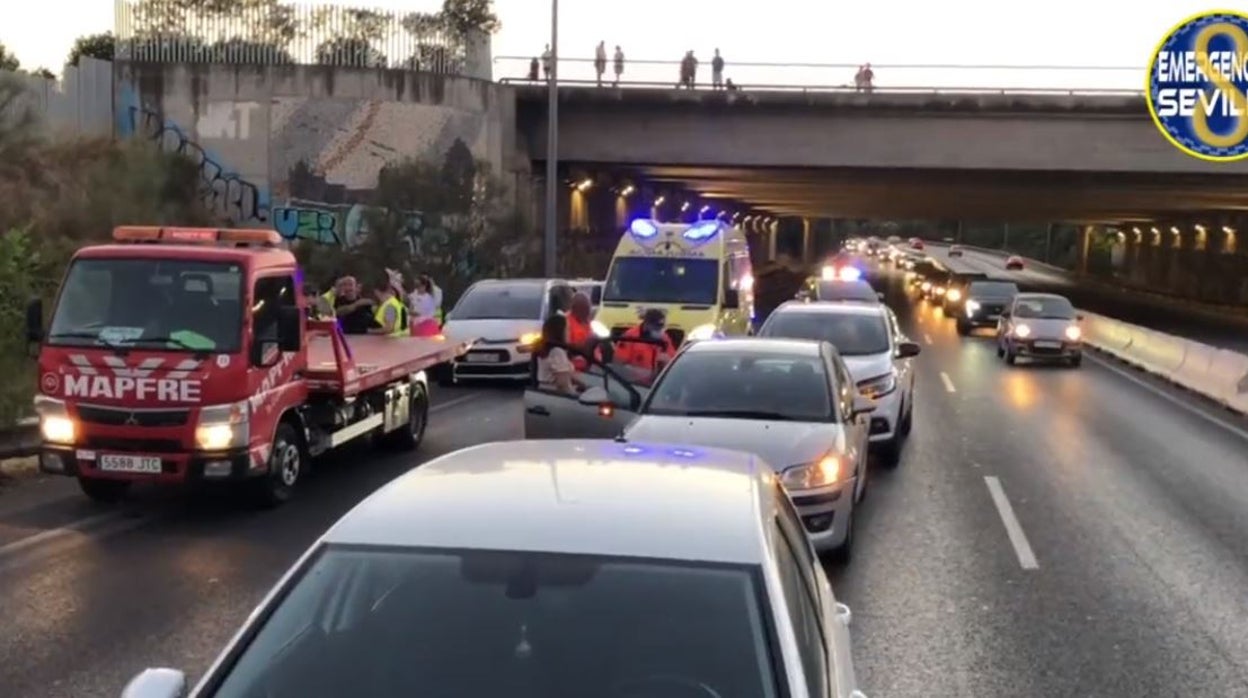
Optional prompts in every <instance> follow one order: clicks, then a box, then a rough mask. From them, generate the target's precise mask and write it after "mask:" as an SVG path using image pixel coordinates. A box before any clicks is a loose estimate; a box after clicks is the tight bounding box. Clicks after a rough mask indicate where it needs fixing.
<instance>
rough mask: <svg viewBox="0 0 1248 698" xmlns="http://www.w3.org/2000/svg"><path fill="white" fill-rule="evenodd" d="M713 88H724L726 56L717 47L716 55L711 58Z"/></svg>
mask: <svg viewBox="0 0 1248 698" xmlns="http://www.w3.org/2000/svg"><path fill="white" fill-rule="evenodd" d="M711 89H714V90H722V89H724V57H723V56H721V55H719V49H715V57H714V58H713V59H711Z"/></svg>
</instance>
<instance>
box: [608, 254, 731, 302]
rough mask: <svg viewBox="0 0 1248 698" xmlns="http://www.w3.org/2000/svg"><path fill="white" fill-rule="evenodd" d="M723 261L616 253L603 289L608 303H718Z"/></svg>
mask: <svg viewBox="0 0 1248 698" xmlns="http://www.w3.org/2000/svg"><path fill="white" fill-rule="evenodd" d="M718 297H719V262H717V261H716V260H713V259H687V258H682V257H616V258H615V261H613V262H612V263H611V270H610V271H609V272H608V273H607V283H606V286H605V288H603V291H602V300H603V302H604V303H610V302H612V301H616V302H620V303H679V304H682V305H715V303H716V302H718Z"/></svg>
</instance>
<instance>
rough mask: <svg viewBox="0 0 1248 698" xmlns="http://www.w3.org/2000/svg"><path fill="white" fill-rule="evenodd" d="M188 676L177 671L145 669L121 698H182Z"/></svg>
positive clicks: (127, 687) (131, 681)
mask: <svg viewBox="0 0 1248 698" xmlns="http://www.w3.org/2000/svg"><path fill="white" fill-rule="evenodd" d="M185 695H186V674H184V673H182V672H180V671H178V670H177V669H144V670H143V671H142V672H141V673H140V674H139V675H138V676H135V677H134V678H133V679H130V683H128V684H126V687H125V688H124V689H122V691H121V698H182V696H185Z"/></svg>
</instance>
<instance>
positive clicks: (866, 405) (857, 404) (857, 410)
mask: <svg viewBox="0 0 1248 698" xmlns="http://www.w3.org/2000/svg"><path fill="white" fill-rule="evenodd" d="M874 411H875V403H874V402H871V401H870V400H868V399H867V398H865V397H862V396H861V395H859V396H858V397H855V398H854V411H853V414H851V415H850V416H851V417H857V416H859V415H864V414H871V413H872V412H874Z"/></svg>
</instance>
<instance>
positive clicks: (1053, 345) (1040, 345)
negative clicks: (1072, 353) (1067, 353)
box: [1036, 342, 1062, 349]
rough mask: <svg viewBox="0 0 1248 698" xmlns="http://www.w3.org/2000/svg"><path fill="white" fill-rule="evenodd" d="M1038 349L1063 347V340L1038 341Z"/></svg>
mask: <svg viewBox="0 0 1248 698" xmlns="http://www.w3.org/2000/svg"><path fill="white" fill-rule="evenodd" d="M1036 348H1037V349H1061V348H1062V343H1061V342H1036Z"/></svg>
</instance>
